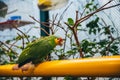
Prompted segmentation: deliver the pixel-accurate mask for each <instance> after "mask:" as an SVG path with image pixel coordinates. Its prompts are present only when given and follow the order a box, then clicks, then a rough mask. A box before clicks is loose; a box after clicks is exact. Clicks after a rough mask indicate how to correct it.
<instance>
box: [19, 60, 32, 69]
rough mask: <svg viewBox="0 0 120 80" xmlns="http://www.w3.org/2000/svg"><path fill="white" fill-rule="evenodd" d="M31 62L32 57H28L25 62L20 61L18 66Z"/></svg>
mask: <svg viewBox="0 0 120 80" xmlns="http://www.w3.org/2000/svg"><path fill="white" fill-rule="evenodd" d="M30 62H31V59H27V60H25V61H24V62H21V63H19V62H18V67H19V68H20V67H22V66H23V65H25V64H27V63H30Z"/></svg>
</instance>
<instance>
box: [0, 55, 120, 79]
mask: <svg viewBox="0 0 120 80" xmlns="http://www.w3.org/2000/svg"><path fill="white" fill-rule="evenodd" d="M14 65H15V64H8V65H0V76H82V77H84V76H96V77H110V76H111V77H120V56H107V57H99V58H84V59H72V60H55V61H49V62H43V63H41V64H38V65H37V66H36V67H35V68H34V69H33V68H32V67H30V68H29V70H28V71H24V72H22V71H21V70H12V67H13V66H14Z"/></svg>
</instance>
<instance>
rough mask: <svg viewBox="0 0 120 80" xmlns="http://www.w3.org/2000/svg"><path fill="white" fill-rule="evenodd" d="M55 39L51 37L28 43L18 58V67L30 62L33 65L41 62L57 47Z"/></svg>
mask: <svg viewBox="0 0 120 80" xmlns="http://www.w3.org/2000/svg"><path fill="white" fill-rule="evenodd" d="M56 38H57V37H56V36H53V35H51V36H48V37H43V38H40V39H37V40H35V41H34V42H32V43H29V44H28V45H27V46H26V48H25V49H24V50H23V51H22V53H21V54H20V56H19V58H18V61H17V63H18V64H19V67H21V66H22V65H24V64H26V63H28V62H31V61H32V63H33V64H36V63H39V62H41V61H42V60H43V59H44V58H45V57H46V56H47V55H48V54H49V53H50V52H51V50H53V49H54V48H55V46H56V45H57V44H56V43H55V39H56Z"/></svg>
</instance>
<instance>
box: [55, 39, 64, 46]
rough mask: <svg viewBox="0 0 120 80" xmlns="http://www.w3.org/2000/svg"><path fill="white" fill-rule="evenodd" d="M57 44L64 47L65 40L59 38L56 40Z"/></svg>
mask: <svg viewBox="0 0 120 80" xmlns="http://www.w3.org/2000/svg"><path fill="white" fill-rule="evenodd" d="M55 42H56V44H57V45H60V46H62V45H63V43H64V40H63V39H62V38H57V39H55Z"/></svg>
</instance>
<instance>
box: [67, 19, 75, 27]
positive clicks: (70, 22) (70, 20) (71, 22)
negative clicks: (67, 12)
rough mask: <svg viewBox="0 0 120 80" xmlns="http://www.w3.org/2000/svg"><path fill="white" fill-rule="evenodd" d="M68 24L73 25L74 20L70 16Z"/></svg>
mask: <svg viewBox="0 0 120 80" xmlns="http://www.w3.org/2000/svg"><path fill="white" fill-rule="evenodd" d="M68 24H69V25H71V26H73V25H74V20H73V19H72V18H68Z"/></svg>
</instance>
